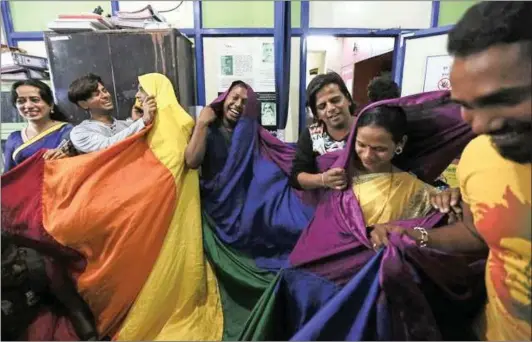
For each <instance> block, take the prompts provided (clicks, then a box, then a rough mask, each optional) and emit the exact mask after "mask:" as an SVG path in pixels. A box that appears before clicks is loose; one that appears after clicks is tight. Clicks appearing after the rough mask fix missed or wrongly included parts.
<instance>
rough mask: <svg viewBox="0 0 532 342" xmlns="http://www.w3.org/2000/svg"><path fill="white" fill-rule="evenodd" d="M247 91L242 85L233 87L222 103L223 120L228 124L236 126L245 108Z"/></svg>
mask: <svg viewBox="0 0 532 342" xmlns="http://www.w3.org/2000/svg"><path fill="white" fill-rule="evenodd" d="M247 100H248V90H247V88H246V87H244V86H243V85H236V86H234V87H233V88H232V89H231V91H230V92H229V94H228V95H227V98H226V99H225V101H224V105H223V113H224V119H225V120H227V121H228V122H229V123H232V124H236V123H237V122H238V120H239V119H240V117H241V116H242V114H243V113H244V109H245V108H246V103H247Z"/></svg>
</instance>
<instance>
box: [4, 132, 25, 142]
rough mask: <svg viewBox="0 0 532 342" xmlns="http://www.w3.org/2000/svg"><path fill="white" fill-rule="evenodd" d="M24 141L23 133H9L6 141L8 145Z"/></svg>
mask: <svg viewBox="0 0 532 342" xmlns="http://www.w3.org/2000/svg"><path fill="white" fill-rule="evenodd" d="M18 141H22V131H20V130H19V131H13V132H11V133H9V135H8V136H7V139H6V144H8V143H13V142H18Z"/></svg>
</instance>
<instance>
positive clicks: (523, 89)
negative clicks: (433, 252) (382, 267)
mask: <svg viewBox="0 0 532 342" xmlns="http://www.w3.org/2000/svg"><path fill="white" fill-rule="evenodd" d="M531 19H532V2H525V1H518V2H517V1H516V2H510V1H508V2H506V1H493V2H491V1H490V2H481V3H478V4H476V5H475V6H473V7H471V8H470V9H469V10H468V11H467V12H466V13H465V14H464V16H463V17H462V18H461V19H460V21H459V22H458V23H457V24H456V25H455V26H454V28H453V29H452V30H451V32H450V33H449V41H448V50H449V53H450V54H451V55H453V57H454V60H453V66H452V71H451V85H452V90H451V94H452V98H453V99H454V100H455V101H456V102H457V103H459V104H461V106H462V117H463V119H464V120H465V121H467V122H468V123H469V124H470V125H471V128H472V130H473V131H474V132H475V133H476V134H478V135H479V136H478V137H477V138H475V139H474V140H473V141H472V142H471V143H470V144H469V145H468V146H467V147H466V149H465V150H464V152H463V154H462V157H461V159H460V163H459V165H458V172H457V175H458V181H459V184H460V192H461V194H462V196H463V200H464V201H463V203H462V205H461V208H462V210H463V220H462V221H460V222H457V223H454V224H452V225H449V226H446V227H442V228H439V229H435V230H433V231H430V232H427V231H426V230H425V229H424V228H422V227H418V228H417V229H416V230H413V231H406V230H402V231H403V233H405V234H408V235H410V236H411V237H412V238H414V239H416V240H417V241H418V244H419V245H420V246H422V247H423V246H428V247H430V248H434V249H439V250H443V251H447V252H451V253H469V252H475V251H481V250H483V249H486V248H487V249H489V256H488V261H487V265H486V277H485V278H486V289H487V297H488V298H487V301H486V305H485V307H484V309H483V310H482V312H481V314H480V315H479V319H478V321H477V322H476V324H475V326H474V329H475V331H476V333H477V337H478V338H479V339H480V340H503V341H508V340H528V341H529V340H531V338H532V331H531V319H532V306H531V273H530V272H531V249H532V246H531V235H532V233H531V231H532V227H531V211H532V207H531V185H532V184H531V178H532V166H531V165H532V164H531V162H532V30H531V29H530V20H531ZM457 194H459V193H458V192H454V193H453V197H454V198H452V200H451V201H450V204H451V206H456V205H457V204H458V203H457V202H458V196H456V195H457ZM442 202H445V201H440V202H439V203H442ZM453 202H454V203H453ZM436 204H438V202H437V203H436ZM439 209H440V210H442V211H444V212H445V211H448V210H449V209H450V208H449V207H447V208H441V205H440V208H439ZM391 231H401V228H398V227H391V226H386V225H383V226H376V227H375V229H374V230H373V232H372V240H373V241H374V243H377V244H378V243H379V242H380V241H384V240H385V239H384V238H383V237H385V236H386V234H388V233H389V232H391Z"/></svg>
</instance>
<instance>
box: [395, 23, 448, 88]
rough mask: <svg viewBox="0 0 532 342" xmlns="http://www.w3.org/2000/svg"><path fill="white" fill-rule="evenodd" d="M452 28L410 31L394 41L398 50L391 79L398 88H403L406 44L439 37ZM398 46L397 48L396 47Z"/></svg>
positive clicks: (442, 27)
mask: <svg viewBox="0 0 532 342" xmlns="http://www.w3.org/2000/svg"><path fill="white" fill-rule="evenodd" d="M453 27H454V25H447V26H441V27H433V28H429V29H422V30H416V31H410V32H403V33H402V34H400V35H399V36H398V37H397V40H396V47H397V48H398V49H397V50H398V51H397V52H398V53H397V54H396V55H395V57H396V58H395V59H394V67H395V68H394V70H393V72H392V74H393V79H394V81H395V83H397V85H398V86H399V88H402V86H403V71H404V65H405V55H406V43H407V41H408V40H413V39H419V38H427V37H433V36H440V35H444V34H448V33H449V32H450V31H451V29H452V28H453ZM398 45H399V47H398Z"/></svg>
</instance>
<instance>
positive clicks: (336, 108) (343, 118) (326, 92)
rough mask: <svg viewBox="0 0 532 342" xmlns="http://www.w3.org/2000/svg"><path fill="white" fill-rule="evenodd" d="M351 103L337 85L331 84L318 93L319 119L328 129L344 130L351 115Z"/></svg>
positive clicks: (317, 108)
mask: <svg viewBox="0 0 532 342" xmlns="http://www.w3.org/2000/svg"><path fill="white" fill-rule="evenodd" d="M350 105H351V101H349V99H348V98H347V97H345V95H344V94H343V93H342V92H341V91H340V88H339V87H338V85H337V84H335V83H329V84H327V85H326V86H324V87H323V88H321V89H320V91H318V92H317V93H316V112H317V113H318V118H319V119H320V120H321V121H323V122H324V123H325V124H326V125H327V127H328V128H333V129H342V128H345V127H347V125H348V123H349V118H350V116H351V113H350V112H349V106H350Z"/></svg>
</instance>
